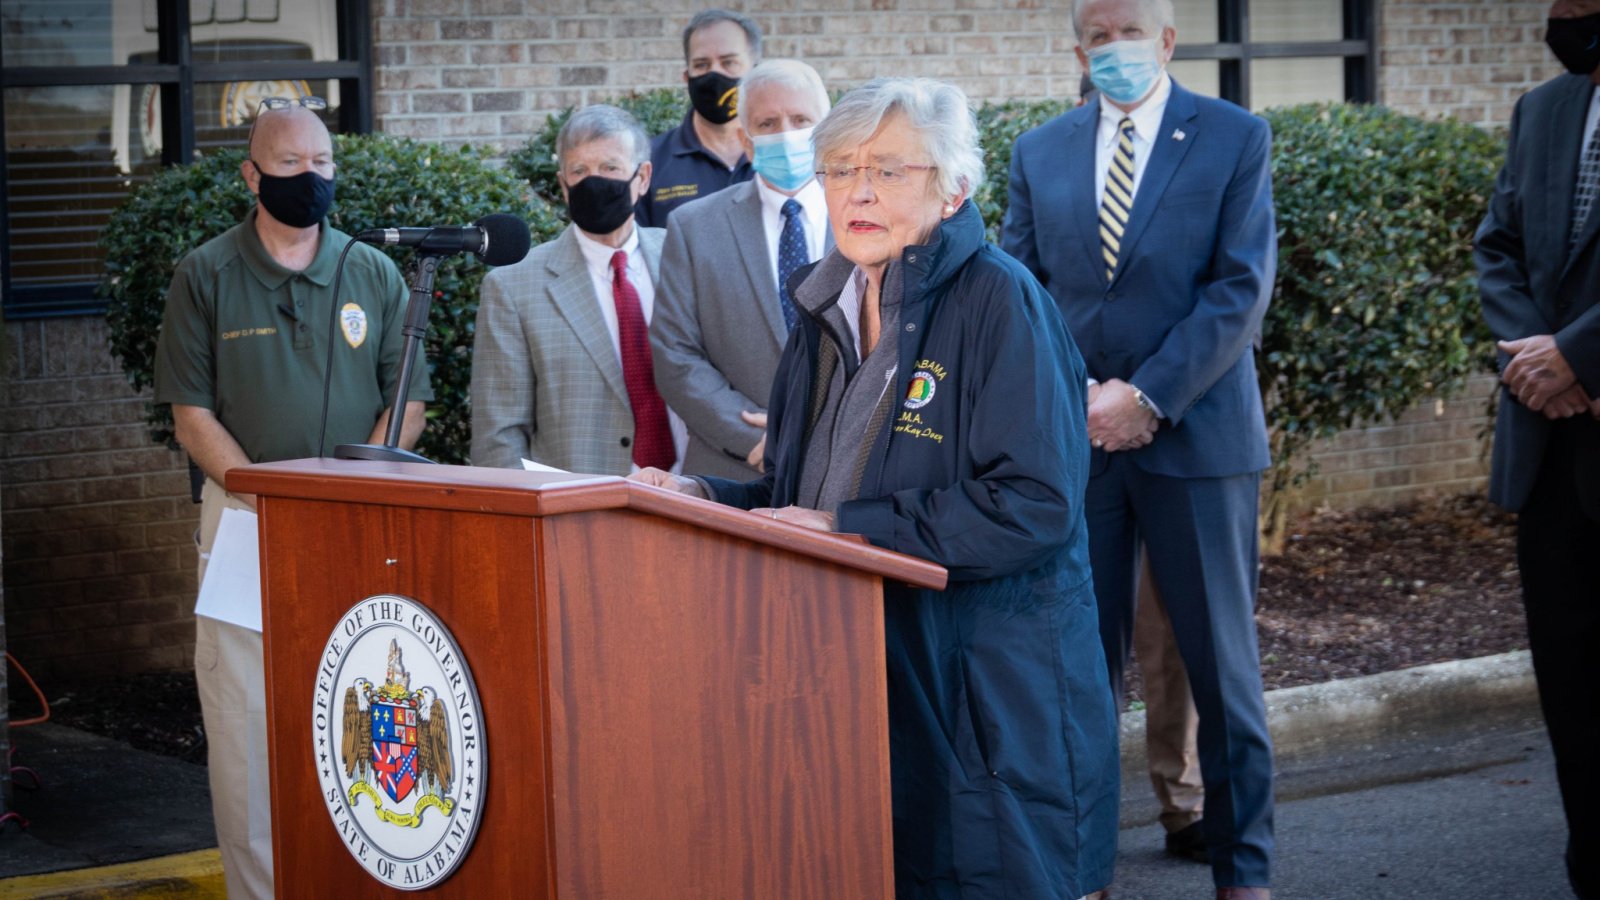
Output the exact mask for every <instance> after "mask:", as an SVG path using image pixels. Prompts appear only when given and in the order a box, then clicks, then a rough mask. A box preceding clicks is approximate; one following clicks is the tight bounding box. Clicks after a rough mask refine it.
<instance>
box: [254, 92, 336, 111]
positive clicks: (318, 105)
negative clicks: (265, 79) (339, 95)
mask: <svg viewBox="0 0 1600 900" xmlns="http://www.w3.org/2000/svg"><path fill="white" fill-rule="evenodd" d="M291 106H302V107H305V108H306V109H327V108H328V101H326V100H324V99H322V98H321V97H312V96H310V95H307V96H304V97H263V98H261V105H260V106H257V107H256V112H257V113H260V112H261V111H262V110H264V109H288V108H289V107H291Z"/></svg>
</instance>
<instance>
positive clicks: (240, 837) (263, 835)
mask: <svg viewBox="0 0 1600 900" xmlns="http://www.w3.org/2000/svg"><path fill="white" fill-rule="evenodd" d="M228 508H233V509H245V510H248V509H249V508H250V507H249V506H247V505H246V504H245V503H243V502H242V501H240V500H238V499H237V498H235V497H234V496H233V495H231V494H229V493H227V492H226V491H225V490H223V488H222V486H221V485H219V484H217V483H216V482H214V481H212V480H211V479H209V478H208V479H206V484H205V487H204V489H202V491H201V493H200V531H199V534H198V535H197V538H198V540H199V544H200V578H201V580H202V581H203V580H204V579H205V577H206V563H207V562H208V559H207V557H209V556H210V554H211V545H212V543H213V542H215V540H216V538H217V526H218V524H219V523H220V522H221V521H222V511H223V510H224V509H228ZM194 671H195V682H196V684H197V686H198V687H199V689H200V712H201V714H202V715H203V716H204V718H205V726H206V747H207V752H208V764H209V766H210V779H211V815H212V818H213V819H214V820H215V822H216V828H217V847H218V849H219V850H221V852H222V873H223V876H224V878H225V879H226V880H227V885H228V896H229V897H231V898H241V897H271V896H272V806H271V804H272V797H271V794H270V792H269V790H268V784H269V782H268V774H267V708H266V689H267V686H266V675H265V674H264V672H263V669H262V663H261V635H260V634H259V633H258V632H254V631H251V630H249V629H248V628H240V627H239V626H237V625H230V624H227V623H225V622H219V621H217V620H216V619H210V618H206V617H204V616H196V617H195V648H194Z"/></svg>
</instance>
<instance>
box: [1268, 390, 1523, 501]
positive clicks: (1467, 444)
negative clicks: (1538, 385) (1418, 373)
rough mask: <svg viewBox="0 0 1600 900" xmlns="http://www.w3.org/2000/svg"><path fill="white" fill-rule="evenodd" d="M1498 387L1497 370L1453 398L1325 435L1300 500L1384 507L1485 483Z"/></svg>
mask: <svg viewBox="0 0 1600 900" xmlns="http://www.w3.org/2000/svg"><path fill="white" fill-rule="evenodd" d="M1497 389H1498V387H1497V382H1496V380H1495V379H1494V378H1493V377H1492V376H1489V375H1482V376H1477V377H1474V378H1472V379H1471V380H1469V381H1468V383H1467V384H1466V385H1465V386H1464V387H1463V389H1462V390H1461V392H1460V393H1459V394H1457V395H1455V396H1453V397H1451V398H1449V399H1437V400H1433V401H1429V402H1425V403H1422V404H1420V405H1419V406H1417V407H1416V408H1415V409H1412V410H1409V411H1408V412H1406V413H1405V414H1403V415H1401V416H1400V417H1399V418H1398V419H1393V420H1390V421H1388V422H1385V423H1382V424H1379V425H1376V426H1373V427H1371V428H1365V429H1360V430H1354V431H1346V432H1342V433H1340V434H1338V435H1336V436H1334V437H1333V438H1330V439H1328V440H1325V441H1318V442H1317V443H1316V444H1315V445H1314V446H1313V447H1312V448H1311V451H1310V454H1309V456H1310V459H1312V460H1313V461H1314V462H1315V463H1316V465H1317V470H1318V474H1317V476H1316V477H1315V478H1313V479H1312V480H1311V481H1309V482H1308V483H1307V484H1306V486H1305V489H1304V490H1303V491H1302V492H1301V493H1300V495H1299V497H1298V498H1297V499H1298V501H1299V502H1300V503H1301V504H1308V505H1309V504H1331V505H1334V506H1339V507H1355V506H1382V505H1387V504H1391V503H1398V502H1400V501H1403V500H1411V499H1414V498H1416V497H1419V496H1422V495H1424V494H1430V493H1432V494H1453V493H1460V492H1462V491H1468V490H1476V489H1478V488H1480V487H1482V486H1483V485H1484V484H1485V479H1486V478H1487V477H1488V474H1489V457H1488V454H1487V450H1488V448H1489V443H1488V435H1487V434H1486V433H1485V429H1487V428H1488V427H1489V426H1490V424H1491V423H1490V420H1489V418H1488V414H1487V413H1488V408H1489V399H1490V397H1491V396H1492V395H1493V393H1494V392H1495V391H1496V390H1497Z"/></svg>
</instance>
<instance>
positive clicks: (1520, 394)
mask: <svg viewBox="0 0 1600 900" xmlns="http://www.w3.org/2000/svg"><path fill="white" fill-rule="evenodd" d="M1497 346H1499V348H1500V351H1501V352H1502V353H1505V354H1508V355H1509V356H1510V357H1511V361H1510V362H1508V363H1506V367H1505V371H1503V372H1501V373H1500V380H1501V381H1502V382H1504V383H1505V385H1506V387H1507V388H1508V389H1510V391H1511V395H1512V396H1514V397H1516V398H1517V401H1518V402H1519V403H1521V404H1522V405H1523V406H1526V407H1527V408H1529V409H1531V410H1533V411H1534V412H1542V413H1544V415H1545V418H1547V419H1564V418H1566V417H1568V416H1576V415H1580V414H1582V413H1589V414H1590V415H1594V416H1600V401H1597V400H1591V399H1590V398H1589V395H1588V393H1586V392H1585V391H1584V389H1583V386H1582V385H1580V384H1578V379H1577V375H1576V374H1574V373H1573V371H1572V366H1570V365H1568V364H1567V359H1566V357H1565V356H1563V355H1562V354H1561V348H1560V347H1557V346H1556V339H1555V337H1554V336H1553V335H1548V334H1536V335H1533V336H1531V337H1525V338H1522V339H1520V340H1515V341H1500V342H1499V343H1498V344H1497Z"/></svg>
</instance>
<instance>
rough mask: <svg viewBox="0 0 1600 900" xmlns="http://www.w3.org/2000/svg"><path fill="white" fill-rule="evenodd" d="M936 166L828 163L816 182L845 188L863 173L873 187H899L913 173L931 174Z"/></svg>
mask: <svg viewBox="0 0 1600 900" xmlns="http://www.w3.org/2000/svg"><path fill="white" fill-rule="evenodd" d="M937 168H939V167H938V166H921V165H916V164H914V163H884V164H879V165H871V166H852V165H849V164H847V163H829V164H827V165H824V166H823V167H822V168H820V169H818V170H817V172H816V175H817V180H818V181H821V182H822V186H823V187H826V188H845V187H849V186H850V185H852V184H855V183H856V173H857V172H865V173H866V175H867V181H868V183H870V184H871V185H872V186H873V187H880V188H892V187H899V186H901V185H903V184H905V183H906V181H907V180H909V179H910V178H911V175H910V173H911V172H914V171H927V172H931V171H933V170H934V169H937Z"/></svg>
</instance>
